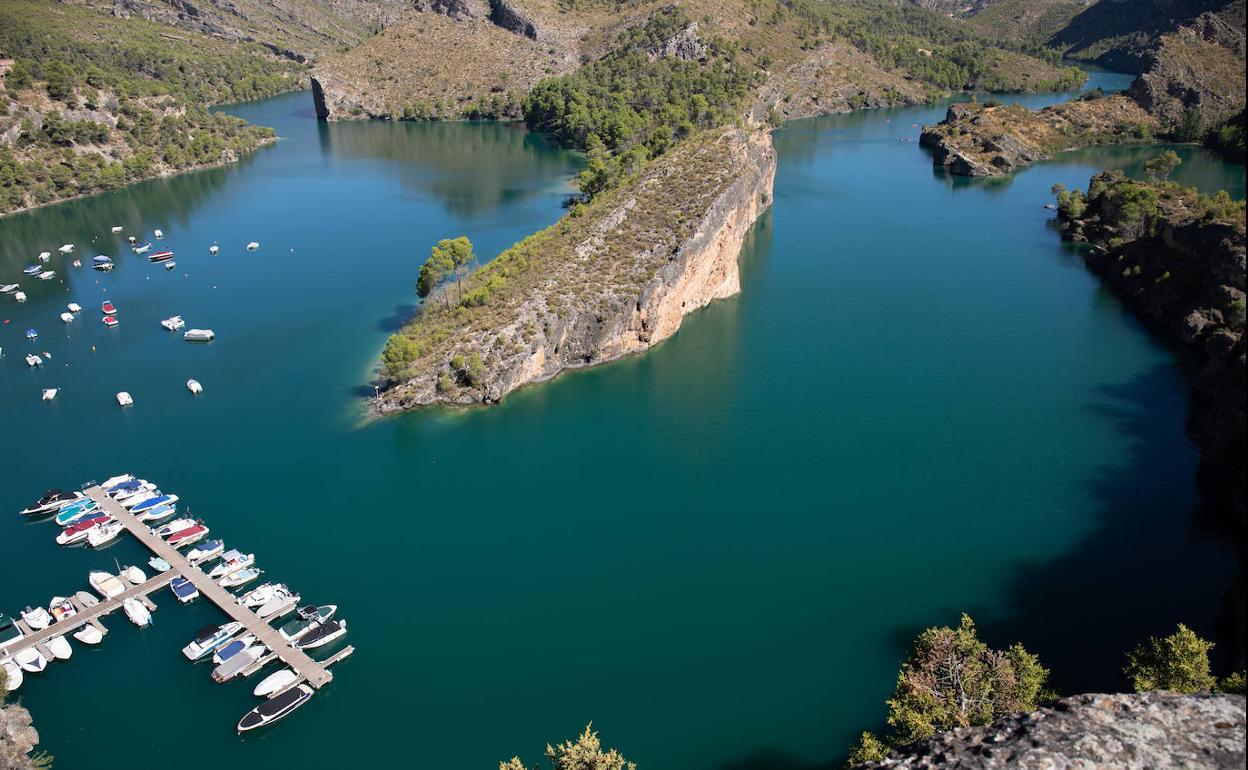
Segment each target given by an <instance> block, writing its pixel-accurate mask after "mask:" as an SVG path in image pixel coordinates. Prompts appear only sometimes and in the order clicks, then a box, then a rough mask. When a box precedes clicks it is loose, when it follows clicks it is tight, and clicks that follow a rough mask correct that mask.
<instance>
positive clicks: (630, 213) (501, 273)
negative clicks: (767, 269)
mask: <svg viewBox="0 0 1248 770" xmlns="http://www.w3.org/2000/svg"><path fill="white" fill-rule="evenodd" d="M775 169H776V160H775V153H774V150H773V149H772V146H771V139H770V136H769V134H767V133H766V132H761V131H759V132H747V131H744V130H741V129H720V130H716V131H711V132H707V133H706V134H705V135H704V136H701V137H696V138H692V139H690V140H687V141H686V142H683V143H682V144H680V145H679V146H677V147H676V148H674V149H672V150H671V151H669V153H667V154H665V155H663V156H661V157H660V158H658V159H657V160H655V161H654V162H653V163H651V165H650V166H648V167H647V168H646V170H645V171H644V172H643V173H642V174H641V175H640V177H639V178H638V179H637V180H635V181H634V182H631V183H629V184H627V185H625V186H624V187H623V188H621V189H619V190H615V191H613V192H612V193H610V194H609V195H607V196H605V199H604V200H602V201H595V202H594V203H593V204H591V205H590V207H589V210H588V211H587V212H586V213H584V214H581V215H579V216H574V217H567V218H565V219H563V220H561V221H560V223H558V224H556V225H554V226H553V227H551V228H549V229H548V230H546V231H543V232H542V233H539V234H538V235H536V236H533V237H532V238H531V239H529V242H528V243H524V242H522V243H521V244H519V245H517V246H516V247H513V249H512V250H510V251H509V252H506V253H504V254H503V255H501V256H500V257H498V258H497V259H496V260H495V261H494V262H493V263H491V265H488V266H487V267H486V268H484V269H483V270H482V271H480V272H479V273H478V274H477V275H476V276H474V285H473V286H470V287H467V288H466V289H465V292H464V296H465V297H469V298H471V297H473V296H474V292H476V291H485V290H487V289H489V287H492V286H494V285H495V284H496V282H497V285H498V286H499V287H500V288H498V289H497V290H493V289H490V291H491V292H492V293H490V294H489V295H488V296H489V298H488V299H487V300H485V301H483V302H482V303H481V305H477V304H476V303H475V302H474V301H471V300H469V301H465V302H463V303H461V304H460V305H459V306H458V307H457V308H456V309H455V310H445V311H444V310H441V309H439V304H438V302H439V300H437V299H435V300H432V301H429V302H428V304H427V309H426V310H425V311H424V312H422V314H421V315H420V316H418V317H417V318H416V320H415V321H413V323H412V324H411V325H410V326H409V327H408V328H407V329H405V330H404V332H402V333H401V334H407V335H409V339H410V340H411V343H412V344H413V345H414V346H415V347H416V349H418V350H419V351H420V355H419V358H418V359H417V360H416V361H415V363H414V364H413V365H412V366H411V367H410V369H409V370H408V371H407V372H406V376H405V377H404V378H403V379H402V381H401V382H400V383H398V384H397V385H395V386H394V387H392V388H390V389H389V390H387V391H384V392H383V393H382V395H381V396H380V397H379V398H378V399H377V400H376V401H375V402H374V405H373V406H374V409H375V411H377V412H379V413H387V412H394V411H400V410H403V409H409V408H413V407H418V406H427V405H430V404H437V403H447V404H459V405H468V404H475V403H492V402H497V401H499V400H501V399H502V398H504V397H505V396H506V395H507V394H508V393H511V392H512V391H514V390H515V389H517V388H519V387H522V386H524V385H527V384H529V383H535V382H541V381H544V380H549V379H551V378H553V377H555V376H557V375H558V374H559V373H561V372H563V371H566V370H568V369H576V368H581V367H585V366H591V365H595V364H600V363H604V362H606V361H612V360H614V359H617V358H621V357H623V356H627V355H630V354H633V353H638V352H641V351H644V350H647V349H648V348H651V347H653V346H654V345H657V344H658V343H660V342H662V341H663V340H665V339H667V338H668V337H670V336H671V335H673V334H675V333H676V331H677V330H678V329H679V328H680V325H681V321H682V320H683V318H684V317H685V316H686V315H688V314H689V313H692V312H694V311H695V310H698V309H699V308H702V307H704V306H706V305H707V304H708V303H710V302H712V301H714V300H716V299H722V298H724V297H728V296H731V295H733V294H736V293H737V292H739V291H740V289H741V283H740V274H739V271H738V267H737V257H738V254H739V253H740V250H741V245H742V242H743V241H744V239H745V236H746V233H747V232H748V231H749V229H750V228H751V226H753V224H754V222H755V220H756V219H757V218H758V216H759V215H760V214H761V213H762V212H763V211H764V210H765V209H766V208H767V207H768V206H769V205H770V204H771V198H772V182H773V179H774V176H775ZM534 239H536V240H534ZM448 291H451V289H448Z"/></svg>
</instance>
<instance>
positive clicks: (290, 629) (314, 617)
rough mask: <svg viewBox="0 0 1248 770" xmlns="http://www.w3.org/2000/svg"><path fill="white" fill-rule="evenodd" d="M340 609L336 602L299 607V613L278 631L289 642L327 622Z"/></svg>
mask: <svg viewBox="0 0 1248 770" xmlns="http://www.w3.org/2000/svg"><path fill="white" fill-rule="evenodd" d="M337 611H338V605H336V604H323V605H321V606H320V607H315V606H311V605H309V606H307V607H300V608H299V615H298V616H297V617H295V618H292V619H291V620H289V621H287V622H286V623H284V624H283V625H282V627H281V628H279V629H277V632H278V633H279V634H281V635H282V638H283V639H285V640H286V641H288V642H293V641H295V640H296V639H299V638H300V637H302V636H303V635H304V634H306V633H308V632H309V631H311V630H312V629H313V628H316V627H317V626H319V625H320V624H322V623H325V622H327V621H328V620H329V619H330V618H332V617H333V616H334V613H335V612H337Z"/></svg>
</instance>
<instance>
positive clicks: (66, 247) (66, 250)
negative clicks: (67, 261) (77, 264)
mask: <svg viewBox="0 0 1248 770" xmlns="http://www.w3.org/2000/svg"><path fill="white" fill-rule="evenodd" d="M73 250H74V244H72V243H67V244H65V245H64V246H62V247H60V248H59V249H57V251H59V252H61V253H62V254H68V253H70V252H71V251H73Z"/></svg>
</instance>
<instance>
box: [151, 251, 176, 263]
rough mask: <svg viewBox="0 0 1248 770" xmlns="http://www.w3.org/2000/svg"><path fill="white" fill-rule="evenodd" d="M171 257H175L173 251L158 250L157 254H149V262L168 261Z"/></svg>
mask: <svg viewBox="0 0 1248 770" xmlns="http://www.w3.org/2000/svg"><path fill="white" fill-rule="evenodd" d="M171 259H173V252H172V251H158V252H156V253H155V254H148V255H147V261H148V262H168V261H169V260H171Z"/></svg>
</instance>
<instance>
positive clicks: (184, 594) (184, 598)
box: [169, 577, 199, 604]
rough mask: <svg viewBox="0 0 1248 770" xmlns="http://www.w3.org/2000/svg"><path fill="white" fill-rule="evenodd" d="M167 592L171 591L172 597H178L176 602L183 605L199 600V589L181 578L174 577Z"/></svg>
mask: <svg viewBox="0 0 1248 770" xmlns="http://www.w3.org/2000/svg"><path fill="white" fill-rule="evenodd" d="M169 590H170V591H173V595H174V596H176V597H178V601H179V602H182V603H183V604H190V603H191V602H193V601H195V600H196V599H198V598H199V589H198V588H196V587H195V584H194V583H192V582H191V581H189V580H187V579H186V578H183V577H176V578H174V579H173V582H171V583H170V584H169Z"/></svg>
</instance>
